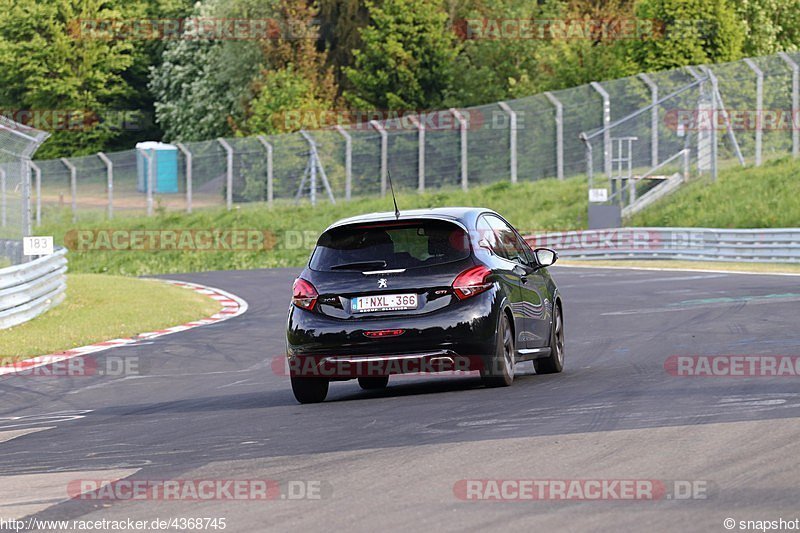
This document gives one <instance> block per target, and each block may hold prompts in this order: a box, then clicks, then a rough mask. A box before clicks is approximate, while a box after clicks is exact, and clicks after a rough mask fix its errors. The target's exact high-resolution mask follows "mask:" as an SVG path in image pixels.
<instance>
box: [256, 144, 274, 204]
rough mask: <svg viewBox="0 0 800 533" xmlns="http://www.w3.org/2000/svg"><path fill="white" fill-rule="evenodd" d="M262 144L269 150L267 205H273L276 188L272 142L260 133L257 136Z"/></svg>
mask: <svg viewBox="0 0 800 533" xmlns="http://www.w3.org/2000/svg"><path fill="white" fill-rule="evenodd" d="M256 139H258V142H260V143H261V146H263V147H264V149H265V150H266V151H267V205H268V206H269V207H272V202H273V196H274V189H273V186H274V184H273V174H272V152H273V150H272V143H270V142H269V141H268V140H267V138H266V137H264V136H263V135H259V136H257V137H256Z"/></svg>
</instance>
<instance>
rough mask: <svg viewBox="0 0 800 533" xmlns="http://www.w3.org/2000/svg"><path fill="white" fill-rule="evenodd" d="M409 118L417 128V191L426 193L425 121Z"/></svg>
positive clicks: (412, 116) (411, 116) (413, 117)
mask: <svg viewBox="0 0 800 533" xmlns="http://www.w3.org/2000/svg"><path fill="white" fill-rule="evenodd" d="M408 118H409V119H410V120H411V123H412V124H414V126H416V127H417V191H418V192H425V121H424V120H419V118H418V117H415V116H414V115H410V116H409V117H408Z"/></svg>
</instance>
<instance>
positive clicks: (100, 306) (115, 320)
mask: <svg viewBox="0 0 800 533" xmlns="http://www.w3.org/2000/svg"><path fill="white" fill-rule="evenodd" d="M219 308H220V306H219V304H218V303H217V302H215V301H214V300H212V299H210V298H208V297H206V296H203V295H201V294H198V293H196V292H194V291H190V290H187V289H183V288H180V287H175V286H171V285H167V284H165V283H161V282H158V281H153V280H142V279H135V278H126V277H120V276H101V275H96V274H69V275H68V276H67V297H66V299H65V300H64V301H63V302H62V303H61V304H60V305H58V306H56V307H55V308H53V309H51V310H50V311H48V312H47V313H45V314H43V315H41V316H39V317H37V318H35V319H33V320H31V321H30V322H26V323H24V324H20V325H19V326H16V327H13V328H9V329H4V330H0V357H2V358H20V357H29V356H36V355H44V354H48V353H53V352H57V351H62V350H67V349H70V348H75V347H77V346H83V345H86V344H91V343H94V342H99V341H104V340H109V339H115V338H119V337H130V336H132V335H136V334H138V333H145V332H148V331H153V330H157V329H163V328H165V327H169V326H176V325H179V324H184V323H186V322H189V321H192V320H197V319H200V318H206V317H208V316H211V315H212V314H214V313H215V312H217V311H218V310H219Z"/></svg>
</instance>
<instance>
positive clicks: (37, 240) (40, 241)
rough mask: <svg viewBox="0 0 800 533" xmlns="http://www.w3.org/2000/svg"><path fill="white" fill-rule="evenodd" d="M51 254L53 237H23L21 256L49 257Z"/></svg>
mask: <svg viewBox="0 0 800 533" xmlns="http://www.w3.org/2000/svg"><path fill="white" fill-rule="evenodd" d="M52 253H53V237H24V238H23V239H22V255H50V254H52Z"/></svg>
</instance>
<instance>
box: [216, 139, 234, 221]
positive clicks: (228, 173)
mask: <svg viewBox="0 0 800 533" xmlns="http://www.w3.org/2000/svg"><path fill="white" fill-rule="evenodd" d="M217 142H218V143H219V144H220V145H221V146H222V148H224V149H225V152H226V161H227V165H226V170H225V189H226V190H225V206H226V207H227V208H228V211H230V210H231V209H233V146H231V145H230V144H228V141H226V140H225V139H223V138H222V137H220V138H219V139H217Z"/></svg>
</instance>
